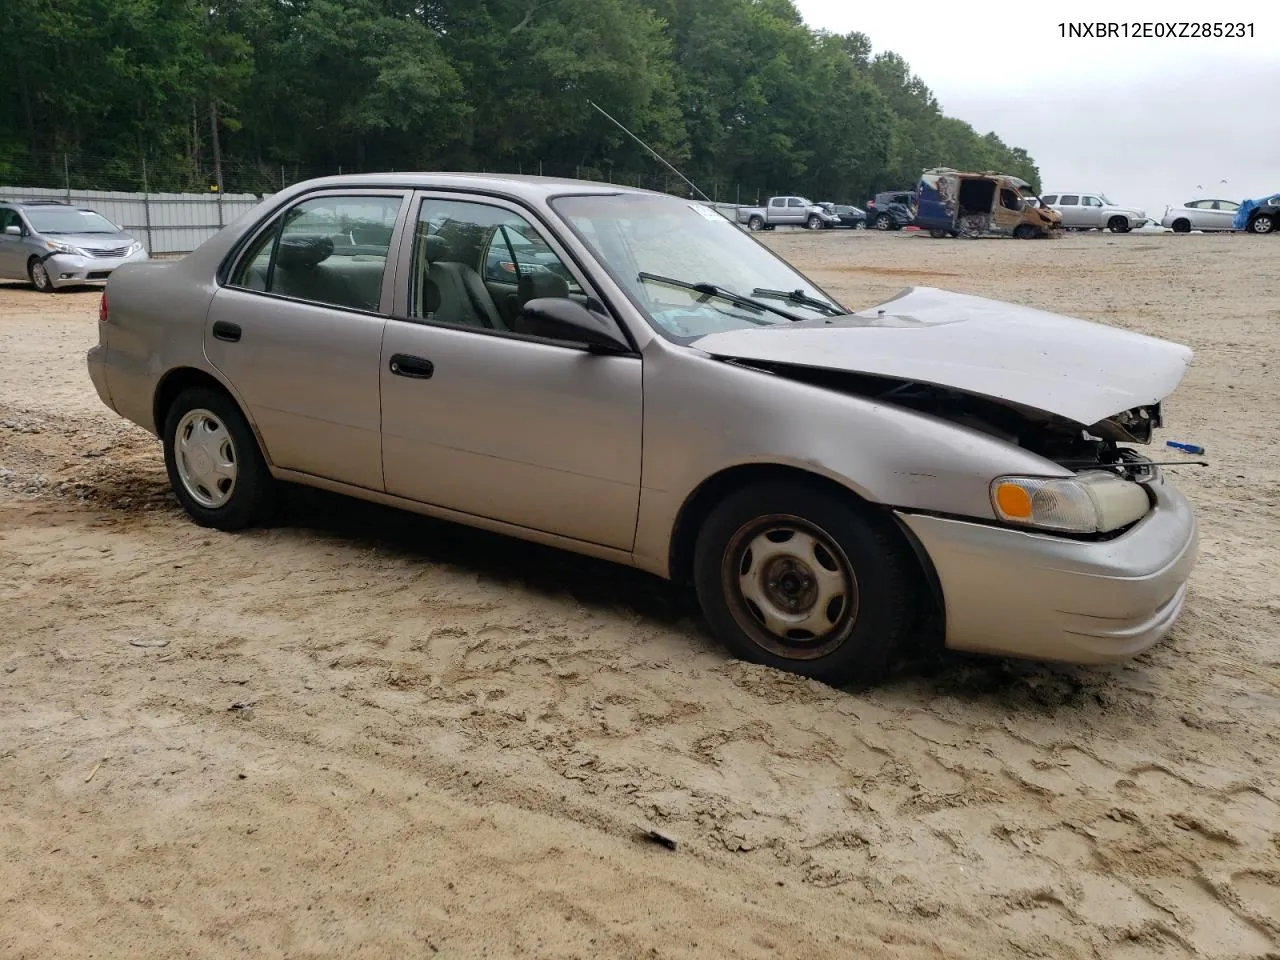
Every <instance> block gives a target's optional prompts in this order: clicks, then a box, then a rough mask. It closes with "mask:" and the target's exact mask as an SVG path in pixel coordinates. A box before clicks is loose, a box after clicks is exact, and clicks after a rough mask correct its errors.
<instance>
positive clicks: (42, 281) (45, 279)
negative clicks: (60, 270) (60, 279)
mask: <svg viewBox="0 0 1280 960" xmlns="http://www.w3.org/2000/svg"><path fill="white" fill-rule="evenodd" d="M31 276H32V278H33V279H34V280H35V282H36V286H37V287H40V288H44V287H47V286H48V285H49V274H48V272H47V271H46V270H45V268H44V264H43V263H33V264H32V265H31Z"/></svg>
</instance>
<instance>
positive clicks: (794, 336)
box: [692, 287, 1192, 426]
mask: <svg viewBox="0 0 1280 960" xmlns="http://www.w3.org/2000/svg"><path fill="white" fill-rule="evenodd" d="M692 346H693V347H695V348H697V349H700V350H703V351H705V352H707V353H709V354H711V355H713V356H717V357H723V358H726V359H737V360H746V361H756V362H764V363H776V364H790V365H795V366H800V367H810V368H817V369H824V370H840V371H847V372H850V373H861V374H870V375H873V376H882V377H892V378H895V379H901V380H912V381H916V382H920V383H929V384H934V385H936V386H940V387H949V388H952V389H955V390H959V391H962V392H965V393H970V394H974V395H977V396H983V397H989V398H992V399H996V400H1003V401H1007V402H1009V403H1015V404H1019V405H1021V406H1024V407H1030V408H1032V409H1035V410H1040V411H1043V412H1045V413H1050V414H1053V415H1055V416H1058V417H1064V418H1066V419H1068V420H1071V421H1073V422H1075V423H1078V424H1081V425H1082V426H1091V425H1093V424H1095V423H1098V422H1100V421H1103V420H1106V419H1108V418H1110V417H1112V416H1114V415H1116V414H1119V413H1122V412H1124V411H1127V410H1132V409H1134V408H1137V407H1143V406H1148V405H1150V404H1154V403H1157V402H1159V401H1160V400H1162V399H1164V398H1165V397H1166V396H1168V395H1169V394H1170V393H1171V392H1173V389H1174V387H1176V386H1177V385H1178V383H1179V381H1181V380H1182V377H1183V375H1184V374H1185V373H1186V369H1187V364H1188V363H1189V362H1190V360H1191V356H1192V353H1191V350H1190V349H1189V348H1188V347H1185V346H1182V345H1181V344H1177V343H1170V342H1168V341H1166V340H1157V339H1155V338H1153V337H1148V336H1144V335H1142V334H1138V333H1130V332H1129V331H1127V330H1118V329H1116V328H1114V327H1108V326H1103V325H1102V324H1097V323H1091V322H1089V321H1087V320H1077V319H1074V318H1072V317H1063V316H1059V315H1057V314H1053V313H1048V312H1046V311H1043V310H1036V309H1033V308H1031V307H1022V306H1017V305H1014V304H1009V303H1002V302H1000V301H998V300H988V299H986V298H983V297H974V296H968V295H965V294H959V293H950V292H948V291H945V290H935V289H932V288H929V287H915V288H912V289H909V290H906V291H904V292H903V293H901V294H899V295H898V296H897V297H895V298H894V299H892V300H889V301H888V302H886V303H884V304H881V305H880V306H879V307H872V308H870V309H868V310H863V311H861V312H859V313H855V314H852V315H850V316H846V317H832V318H818V319H814V320H805V321H801V322H798V323H790V324H779V325H777V326H768V327H753V328H750V329H746V330H734V331H729V332H725V333H713V334H708V335H707V336H704V337H700V338H698V339H697V340H695V341H693V343H692Z"/></svg>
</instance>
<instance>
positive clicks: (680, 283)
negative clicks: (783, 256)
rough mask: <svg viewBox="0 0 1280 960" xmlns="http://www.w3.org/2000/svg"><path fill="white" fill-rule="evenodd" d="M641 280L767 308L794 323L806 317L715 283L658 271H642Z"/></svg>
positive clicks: (754, 307)
mask: <svg viewBox="0 0 1280 960" xmlns="http://www.w3.org/2000/svg"><path fill="white" fill-rule="evenodd" d="M640 279H641V280H649V281H651V282H652V283H665V284H666V285H667V286H669V287H679V288H680V289H682V290H693V291H694V292H696V293H701V294H703V295H705V296H708V297H717V298H718V299H720V300H727V301H728V302H729V303H732V304H734V305H735V306H739V307H751V308H753V309H755V310H767V311H768V312H769V313H773V314H777V315H778V316H780V317H783V318H785V319H787V320H790V321H792V322H793V323H799V322H801V321H802V320H804V317H797V316H796V315H795V314H794V313H790V312H788V311H786V310H783V309H782V308H781V307H775V306H774V305H773V304H771V303H765V302H764V301H763V300H753V299H752V298H751V297H744V296H743V295H742V294H740V293H734V292H733V291H732V290H726V289H724V287H717V286H716V285H715V284H714V283H690V282H689V281H688V280H677V279H675V278H674V277H664V276H661V275H659V274H656V273H641V274H640Z"/></svg>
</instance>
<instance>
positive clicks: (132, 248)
mask: <svg viewBox="0 0 1280 960" xmlns="http://www.w3.org/2000/svg"><path fill="white" fill-rule="evenodd" d="M141 249H142V244H140V243H139V242H138V241H137V240H135V241H133V243H131V244H129V252H128V253H126V254H125V256H126V257H131V256H133V255H134V254H135V253H137V252H138V251H139V250H141Z"/></svg>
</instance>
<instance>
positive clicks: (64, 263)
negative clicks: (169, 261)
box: [44, 250, 147, 289]
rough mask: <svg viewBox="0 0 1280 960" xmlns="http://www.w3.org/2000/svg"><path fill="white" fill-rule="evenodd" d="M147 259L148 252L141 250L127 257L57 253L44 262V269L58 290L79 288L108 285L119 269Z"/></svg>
mask: <svg viewBox="0 0 1280 960" xmlns="http://www.w3.org/2000/svg"><path fill="white" fill-rule="evenodd" d="M146 259H147V251H146V250H139V251H138V252H137V253H132V254H130V255H129V256H127V257H79V256H75V255H74V254H70V253H55V254H54V255H53V256H51V257H49V258H47V259H46V260H45V261H44V268H45V270H46V271H47V272H48V274H49V279H50V280H51V281H52V282H53V286H54V288H55V289H56V288H58V287H78V286H82V285H84V284H86V283H106V282H107V279H108V278H109V277H110V276H111V272H112V271H113V270H115V269H116V268H117V267H120V266H123V265H124V264H126V263H137V262H138V261H139V260H146Z"/></svg>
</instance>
